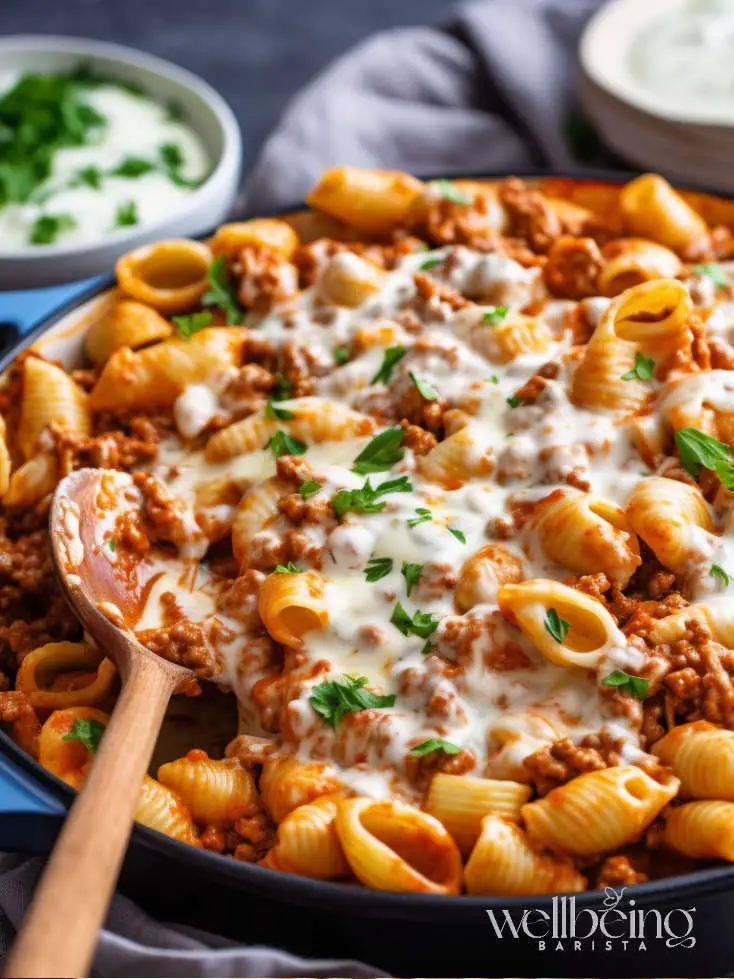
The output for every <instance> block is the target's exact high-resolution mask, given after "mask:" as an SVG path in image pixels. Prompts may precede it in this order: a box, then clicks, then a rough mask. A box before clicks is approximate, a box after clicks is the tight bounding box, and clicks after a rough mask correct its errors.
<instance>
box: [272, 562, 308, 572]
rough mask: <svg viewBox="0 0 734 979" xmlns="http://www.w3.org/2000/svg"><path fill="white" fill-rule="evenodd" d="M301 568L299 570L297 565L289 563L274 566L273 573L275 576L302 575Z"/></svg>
mask: <svg viewBox="0 0 734 979" xmlns="http://www.w3.org/2000/svg"><path fill="white" fill-rule="evenodd" d="M303 570H304V569H303V568H299V566H298V565H297V564H294V563H293V562H292V561H289V562H288V564H285V565H283V564H276V565H275V573H276V574H303Z"/></svg>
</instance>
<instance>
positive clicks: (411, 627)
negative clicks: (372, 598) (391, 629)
mask: <svg viewBox="0 0 734 979" xmlns="http://www.w3.org/2000/svg"><path fill="white" fill-rule="evenodd" d="M390 622H392V624H393V625H394V626H395V628H396V629H397V630H398V631H399V632H402V634H403V635H404V636H418V637H419V638H420V639H428V637H429V636H432V635H433V633H434V632H435V631H436V629H437V628H438V619H437V618H436V617H435V616H434V615H432V614H431V613H430V612H421V611H420V609H417V610H416V611H415V612H414V613H413V618H411V617H410V616H409V615H408V613H407V612H406V611H405V609H404V608H403V606H402V605H401V604H400V602H398V603H397V605H396V606H395V608H394V609H393V613H392V615H391V616H390Z"/></svg>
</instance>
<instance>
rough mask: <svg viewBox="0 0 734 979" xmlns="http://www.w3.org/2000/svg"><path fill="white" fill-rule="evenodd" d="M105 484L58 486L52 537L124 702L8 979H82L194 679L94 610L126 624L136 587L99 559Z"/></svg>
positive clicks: (93, 478) (75, 479)
mask: <svg viewBox="0 0 734 979" xmlns="http://www.w3.org/2000/svg"><path fill="white" fill-rule="evenodd" d="M107 475H108V476H109V475H110V474H107ZM118 475H119V477H121V478H122V479H125V478H126V477H124V476H123V474H118ZM104 476H105V474H104V473H102V472H100V470H97V469H81V470H79V471H77V472H74V473H72V474H71V475H69V476H67V477H66V478H65V479H64V480H62V481H61V483H59V485H58V487H57V489H56V493H55V494H54V498H53V502H52V504H51V514H50V527H49V531H50V534H51V551H52V554H53V559H54V563H55V566H56V571H57V573H58V575H59V579H60V581H61V583H62V585H63V587H64V590H65V592H66V595H67V598H68V599H69V602H70V603H71V606H72V608H73V609H74V610H75V612H76V614H77V615H78V616H79V618H80V619H81V621H82V623H83V624H84V627H85V629H86V630H87V632H88V633H89V634H90V635H91V636H92V637H93V638H94V639H95V641H96V642H97V644H98V645H99V647H100V649H103V650H104V651H105V654H106V655H107V656H109V657H110V659H112V660H113V661H114V663H115V664H116V666H117V668H118V670H119V672H120V678H121V681H122V692H121V693H120V697H119V699H118V701H117V704H116V706H115V708H114V711H113V713H112V716H111V718H110V722H109V724H108V725H107V729H106V731H105V735H104V738H103V739H102V741H101V743H100V748H99V751H98V753H97V755H96V757H95V758H94V761H93V763H92V765H91V768H90V771H89V774H88V776H87V779H86V782H85V785H84V788H83V789H82V791H81V792H80V794H79V795H78V797H77V799H76V801H75V802H74V805H73V806H72V808H71V811H70V813H69V816H68V818H67V819H66V822H65V824H64V826H63V829H62V830H61V833H60V834H59V838H58V841H57V842H56V846H55V848H54V851H53V853H52V855H51V857H50V858H49V861H48V863H47V865H46V869H45V872H44V874H43V877H42V879H41V881H40V883H39V885H38V888H37V890H36V894H35V897H34V899H33V902H32V904H31V906H30V909H29V911H28V913H27V915H26V917H25V919H24V921H23V924H22V926H21V929H20V932H19V934H18V937H17V938H16V940H15V944H14V945H13V948H12V951H11V953H10V956H9V958H8V961H7V963H6V967H5V976H6V977H22V979H31V977H48V976H57V977H60V976H72V977H79V976H88V975H89V966H90V963H91V960H92V955H93V952H94V947H95V943H96V939H97V934H98V932H99V929H100V927H101V926H102V923H103V921H104V917H105V914H106V912H107V908H108V905H109V903H110V899H111V897H112V892H113V890H114V887H115V883H116V881H117V877H118V875H119V871H120V866H121V864H122V860H123V857H124V855H125V850H126V848H127V843H128V839H129V837H130V833H131V831H132V827H133V819H134V813H135V808H136V805H137V801H138V795H139V792H140V784H141V782H142V780H143V776H144V775H145V773H146V771H147V769H148V765H149V764H150V759H151V756H152V753H153V749H154V747H155V743H156V740H157V738H158V733H159V731H160V727H161V724H162V722H163V715H164V714H165V711H166V707H167V705H168V701H169V699H170V697H171V694H172V693H173V692H174V691H175V690H177V689H178V688H180V687H182V686H185V685H186V684H187V683H190V682H191V679H192V677H193V673H192V672H191V671H190V670H187V669H185V668H184V667H182V666H177V665H176V664H174V663H169V662H168V661H167V660H164V659H162V658H161V657H159V656H156V655H155V654H154V653H152V652H151V651H150V650H148V649H146V648H145V647H144V646H142V645H141V644H140V643H139V642H138V641H137V640H136V639H135V637H134V635H133V634H132V632H130V631H129V630H125V629H124V627H118V626H117V625H115V624H114V623H113V622H112V621H111V620H110V618H108V616H107V615H105V614H103V613H102V612H101V611H100V609H99V605H100V603H112V604H114V605H115V606H117V608H118V609H120V611H121V612H122V613H123V616H124V614H125V612H126V610H127V611H129V610H130V603H131V602H135V601H136V597H135V596H136V591H137V595H138V596H139V595H140V588H139V586H140V585H141V582H140V581H139V580H136V581H131V580H129V579H128V580H127V581H126V580H125V578H124V577H123V576H122V575H121V573H120V571H119V570H116V568H115V565H114V564H112V563H111V561H110V560H109V558H108V557H106V556H105V554H104V553H103V546H105V545H103V544H102V543H101V542H100V538H99V528H100V517H99V511H98V496H99V494H100V490H101V489H102V479H103V478H104ZM131 573H132V574H133V575H134V574H135V573H136V572H135V570H134V569H133V571H132V572H131ZM72 895H73V902H72ZM70 902H72V903H73V907H71V906H70Z"/></svg>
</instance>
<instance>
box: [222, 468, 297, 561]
mask: <svg viewBox="0 0 734 979" xmlns="http://www.w3.org/2000/svg"><path fill="white" fill-rule="evenodd" d="M291 490H292V486H291V485H290V484H289V483H287V482H286V481H285V480H284V479H280V477H278V476H271V477H270V479H266V480H265V481H264V482H262V483H260V485H259V486H256V487H255V488H254V489H251V490H249V491H248V492H247V493H245V495H244V496H243V497H242V499H241V500H240V502H239V503H238V505H237V509H236V511H235V515H234V521H233V523H232V552H233V553H234V557H235V560H236V561H237V565H238V567H239V569H240V573H243V572H244V571H245V570H246V569H247V568H248V567H249V566H250V553H249V551H250V545H251V543H252V538H253V537H254V536H255V534H257V533H259V532H260V531H261V530H263V528H265V527H266V526H267V525H268V523H270V521H272V520H274V519H275V518H276V517H277V516H278V512H279V511H278V501H279V500H280V499H281V497H283V496H285V494H286V493H289V492H291Z"/></svg>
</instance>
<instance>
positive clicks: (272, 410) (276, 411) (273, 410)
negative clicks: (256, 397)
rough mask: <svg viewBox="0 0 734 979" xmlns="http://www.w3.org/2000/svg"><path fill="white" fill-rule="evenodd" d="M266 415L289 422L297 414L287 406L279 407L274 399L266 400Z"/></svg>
mask: <svg viewBox="0 0 734 979" xmlns="http://www.w3.org/2000/svg"><path fill="white" fill-rule="evenodd" d="M265 417H266V418H276V419H277V420H278V421H282V422H289V421H291V420H292V419H293V418H295V417H296V416H295V414H294V413H293V412H292V411H289V410H288V409H287V408H278V407H277V405H275V404H274V403H273V401H272V400H270V401H266V402H265Z"/></svg>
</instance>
